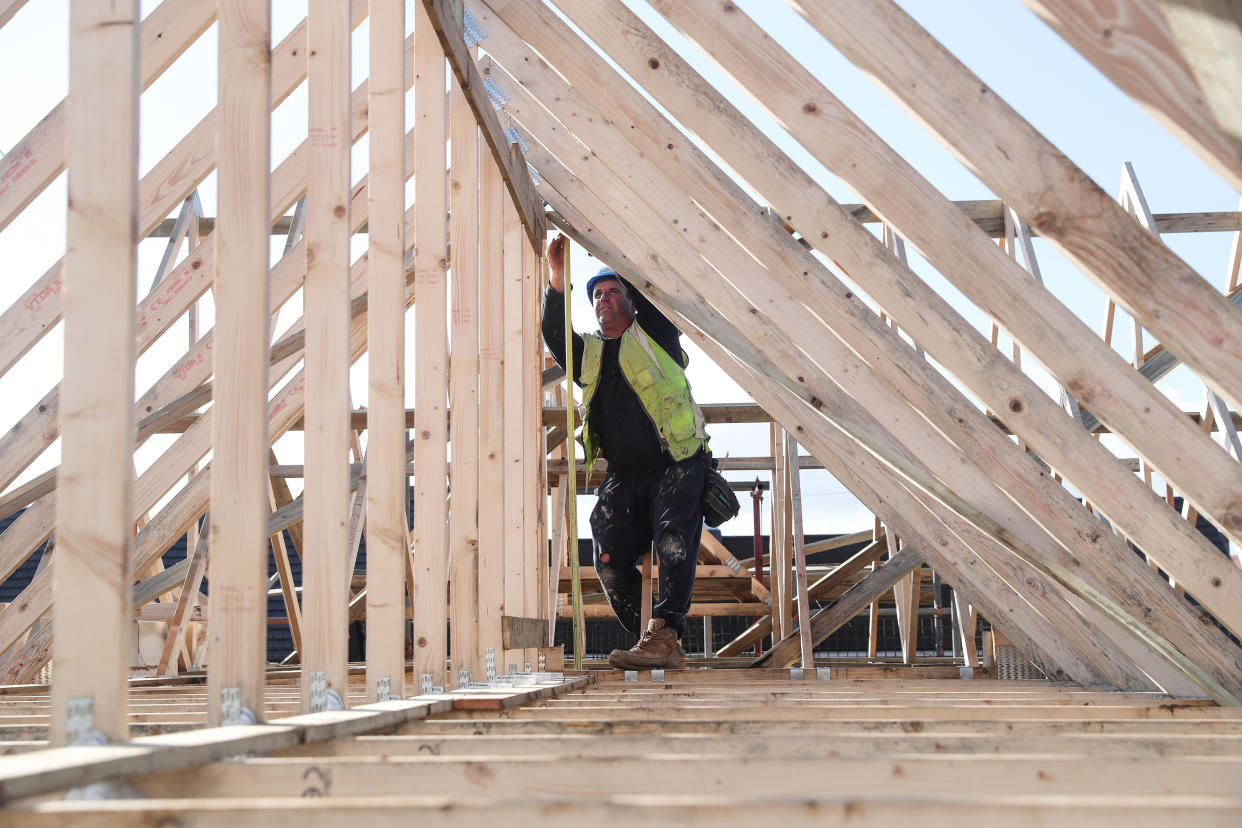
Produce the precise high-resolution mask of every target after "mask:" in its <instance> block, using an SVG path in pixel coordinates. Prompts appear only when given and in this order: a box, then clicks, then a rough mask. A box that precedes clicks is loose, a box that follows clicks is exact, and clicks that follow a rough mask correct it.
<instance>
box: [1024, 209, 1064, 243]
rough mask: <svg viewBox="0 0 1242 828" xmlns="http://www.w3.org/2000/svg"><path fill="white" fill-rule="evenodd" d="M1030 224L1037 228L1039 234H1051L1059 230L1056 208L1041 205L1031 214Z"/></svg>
mask: <svg viewBox="0 0 1242 828" xmlns="http://www.w3.org/2000/svg"><path fill="white" fill-rule="evenodd" d="M1031 226H1032V227H1034V228H1035V229H1036V230H1038V231H1039V233H1040V235H1043V236H1048V235H1052V234H1054V233H1057V232H1059V231H1060V218H1059V217H1058V216H1057V212H1056V210H1050V209H1049V208H1047V207H1041V208H1040V209H1038V210H1036V211H1035V213H1034V215H1032V216H1031Z"/></svg>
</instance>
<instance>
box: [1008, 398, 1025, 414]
mask: <svg viewBox="0 0 1242 828" xmlns="http://www.w3.org/2000/svg"><path fill="white" fill-rule="evenodd" d="M1024 408H1026V406H1024V405H1023V404H1022V398H1021V397H1014V398H1012V399H1011V400H1010V401H1009V410H1010V411H1012V412H1013V413H1014V414H1021V413H1022V409H1024Z"/></svg>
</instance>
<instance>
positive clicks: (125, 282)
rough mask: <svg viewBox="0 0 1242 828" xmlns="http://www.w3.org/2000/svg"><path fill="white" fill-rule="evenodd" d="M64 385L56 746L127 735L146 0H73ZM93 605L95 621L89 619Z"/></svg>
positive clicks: (58, 530)
mask: <svg viewBox="0 0 1242 828" xmlns="http://www.w3.org/2000/svg"><path fill="white" fill-rule="evenodd" d="M69 31H70V34H69V55H70V57H69V111H68V115H67V129H66V143H65V149H66V159H67V164H68V166H69V204H68V215H67V231H68V253H67V255H66V270H67V276H66V278H67V281H68V283H69V285H71V286H72V291H67V292H66V296H65V314H64V316H65V375H64V376H65V380H64V383H63V392H62V397H61V438H62V449H61V455H62V458H63V459H62V461H61V466H60V473H59V474H58V476H57V477H58V484H59V490H58V494H57V501H58V503H59V509H58V512H57V518H56V536H57V547H56V612H55V614H54V618H53V633H52V634H53V647H54V650H53V657H54V660H55V661H56V676H55V680H54V681H53V684H52V702H53V704H52V729H51V742H52V744H54V745H64V744H66V743H69V742H74V741H80V740H81V737H80V736H79V735H78V732H77V731H78V728H77V727H76V725H77V723H78V722H82V721H83V718H82V717H80V716H75V717H74V719H75V721H74V723H73V724H74V727H73V729H74V731H75V732H74V733H70V729H71V723H70V721H69V713H70V711H71V710H84V709H85V710H91V711H92V713H91V715H92V718H93V722H91V723H89V726H85V727H83V728H82V729H84V730H85V731H87V732H90V731H91V730H95V731H98V732H100V733H102V734H103V736H104V738H106V739H109V740H113V741H115V740H127V739H128V738H129V727H128V718H127V698H126V692H125V684H126V679H127V676H128V670H127V664H126V647H125V643H126V634H125V633H126V628H127V626H128V624H129V579H128V576H127V569H128V558H129V549H130V532H131V528H132V524H131V523H130V517H131V508H132V507H131V505H130V500H131V497H132V492H133V450H134V415H133V404H134V357H135V344H134V343H135V339H134V336H135V334H134V279H135V277H136V260H135V247H136V244H137V226H136V225H137V203H138V3H137V0H129V2H118V3H115V4H107V5H105V4H103V3H96V2H93V1H92V0H75V1H74V2H73V3H72V4H71V6H70V22H69ZM87 608H89V612H90V617H89V620H88V619H87V617H86V615H85V613H86V612H87V611H88V610H87Z"/></svg>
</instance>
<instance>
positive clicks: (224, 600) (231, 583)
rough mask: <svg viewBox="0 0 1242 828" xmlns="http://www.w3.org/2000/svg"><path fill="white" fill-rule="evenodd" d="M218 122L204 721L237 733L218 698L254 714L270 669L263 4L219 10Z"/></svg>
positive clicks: (240, 1) (266, 13)
mask: <svg viewBox="0 0 1242 828" xmlns="http://www.w3.org/2000/svg"><path fill="white" fill-rule="evenodd" d="M219 25H220V29H219V53H220V58H219V60H220V63H219V71H218V89H219V91H218V93H217V94H218V98H219V101H220V110H219V112H220V114H219V120H218V121H217V123H216V157H217V159H218V167H217V180H218V182H219V184H218V187H219V214H220V217H219V224H218V225H217V232H216V274H215V301H216V337H215V345H214V347H213V348H212V354H213V357H212V359H213V361H214V370H215V376H216V380H215V386H214V394H215V404H214V405H213V406H212V411H213V413H214V417H213V419H212V448H213V450H212V461H211V502H212V509H211V513H210V519H209V524H210V528H209V531H210V533H211V534H210V549H211V551H212V555H211V557H210V559H209V563H208V567H209V569H210V572H209V573H208V580H209V581H210V583H211V611H212V615H211V623H210V624H209V625H208V628H207V631H208V651H209V652H210V654H211V658H210V661H209V662H208V670H207V695H208V701H207V710H208V720H209V721H210V722H211V724H213V725H219V724H236V723H237V722H236V721H235V717H236V715H237V713H239V712H240V710H239V708H238V705H237V704H235V703H231V704H230V705H228V707H229V711H230V712H229V714H228V715H227V717H225V714H224V713H222V710H221V699H222V694H223V693H224V691H225V690H226V689H228V690H230V693H232V690H231V688H237V690H239V691H240V707H241V708H245V709H248V710H250V711H251V713H252V714H253V715H255V716H262V714H263V667H264V664H265V663H266V661H267V657H266V654H267V495H268V485H269V482H268V476H267V474H268V469H267V455H268V451H269V448H268V436H267V388H268V377H267V366H268V325H269V321H268V286H267V281H268V280H267V264H268V258H269V255H270V253H269V250H268V248H269V242H270V238H271V236H270V233H269V230H268V225H269V222H268V212H269V206H268V201H269V194H270V184H269V177H268V172H269V170H270V169H271V165H270V158H271V150H270V141H269V135H270V131H271V127H270V117H271V111H272V107H271V63H270V56H271V16H270V8H269V7H268V5H267V4H266V3H251V2H246V0H227V2H222V3H221V4H220V11H219Z"/></svg>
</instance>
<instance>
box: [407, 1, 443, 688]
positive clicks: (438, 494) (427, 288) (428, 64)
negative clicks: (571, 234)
mask: <svg viewBox="0 0 1242 828" xmlns="http://www.w3.org/2000/svg"><path fill="white" fill-rule="evenodd" d="M415 9H416V11H415V12H414V105H415V106H416V107H417V112H418V116H417V121H416V123H415V127H414V135H415V138H414V169H416V170H418V175H416V176H415V179H414V212H415V221H414V280H415V291H416V293H417V297H416V299H415V305H414V319H415V327H414V337H415V342H414V346H415V347H414V358H415V360H416V363H415V369H414V381H415V387H414V407H415V410H416V412H417V413H416V415H415V417H416V421H415V436H414V678H415V680H416V681H417V680H420V677H421V676H425V675H428V674H430V675H431V683H432V685H433V686H435V687H443V686H445V684H444V660H445V658H446V657H447V655H448V631H447V619H448V598H447V595H446V590H445V580H446V577H447V575H448V560H447V559H448V481H447V478H446V477H445V473H444V470H445V463H447V462H448V448H447V442H448V422H447V420H448V417H447V411H446V410H445V405H446V403H447V398H448V377H447V376H446V375H445V373H444V371H445V364H446V363H447V362H448V326H447V324H446V321H445V311H446V307H447V304H446V303H447V301H448V284H447V273H446V270H447V269H448V249H447V235H448V227H447V222H446V215H445V212H446V210H447V209H448V198H447V194H446V192H445V189H446V187H445V168H444V141H445V138H446V131H447V130H446V123H445V122H446V120H447V119H446V117H445V111H444V110H445V103H446V98H445V95H444V52H443V51H442V49H441V47H440V39H439V37H438V36H437V35H436V32H435V29H434V28H432V24H431V20H430V18H429V17H428V16H427V10H426V8H425V7H424V6H423V5H421V4H416V5H415Z"/></svg>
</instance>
